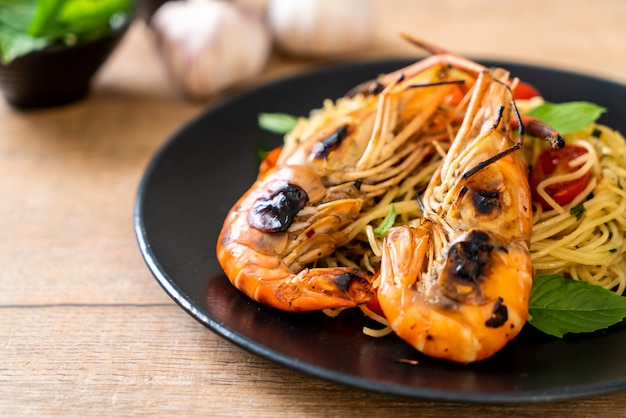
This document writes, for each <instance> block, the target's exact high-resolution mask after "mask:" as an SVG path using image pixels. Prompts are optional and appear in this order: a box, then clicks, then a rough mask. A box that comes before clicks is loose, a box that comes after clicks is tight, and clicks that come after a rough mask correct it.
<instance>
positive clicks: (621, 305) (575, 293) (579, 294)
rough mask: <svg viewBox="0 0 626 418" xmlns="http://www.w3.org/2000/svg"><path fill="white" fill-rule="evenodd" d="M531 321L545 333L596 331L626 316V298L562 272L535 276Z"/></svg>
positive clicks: (562, 333) (530, 309)
mask: <svg viewBox="0 0 626 418" xmlns="http://www.w3.org/2000/svg"><path fill="white" fill-rule="evenodd" d="M528 311H529V314H530V316H529V318H530V319H529V321H528V323H529V324H530V325H532V326H534V327H535V328H537V329H539V330H540V331H543V332H545V333H546V334H550V335H553V336H555V337H559V338H560V337H563V335H565V334H567V333H582V332H593V331H597V330H600V329H603V328H607V327H609V326H611V325H614V324H616V323H618V322H620V321H621V320H622V319H623V318H624V317H626V297H623V296H619V295H617V294H615V293H613V292H611V291H610V290H606V289H604V288H602V287H600V286H595V285H592V284H589V283H587V282H584V281H579V280H573V279H564V278H563V277H561V276H559V275H545V276H538V277H535V279H534V282H533V289H532V292H531V294H530V303H529V309H528Z"/></svg>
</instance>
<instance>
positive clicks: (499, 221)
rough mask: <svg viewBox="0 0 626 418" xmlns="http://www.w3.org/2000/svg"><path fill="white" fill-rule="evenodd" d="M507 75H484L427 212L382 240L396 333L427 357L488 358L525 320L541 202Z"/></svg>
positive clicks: (431, 189) (388, 308)
mask: <svg viewBox="0 0 626 418" xmlns="http://www.w3.org/2000/svg"><path fill="white" fill-rule="evenodd" d="M508 80H509V78H508V73H507V72H506V71H505V70H502V69H495V70H493V72H490V71H487V70H483V71H481V72H480V74H479V76H478V78H477V79H476V82H475V85H474V87H473V91H472V93H471V100H470V102H469V105H468V109H467V111H466V113H465V117H464V120H463V123H462V125H461V127H460V129H459V131H458V132H457V134H456V136H455V138H454V140H453V141H452V144H451V146H450V149H449V150H448V152H447V154H446V156H445V157H444V158H443V160H442V163H441V165H440V166H439V169H438V171H437V173H436V174H435V175H434V176H433V178H432V180H431V182H430V183H429V185H428V187H427V188H426V190H425V192H424V193H423V195H422V197H421V205H422V208H423V215H424V218H423V219H422V221H421V223H420V224H419V226H417V227H410V226H408V225H402V226H398V227H396V228H394V229H392V230H391V231H390V233H389V234H388V235H387V236H386V237H385V240H384V242H383V255H382V261H381V268H380V285H379V287H378V299H379V302H380V305H381V308H382V310H383V312H384V314H385V317H386V318H387V320H388V321H389V323H390V326H391V328H392V329H393V330H394V331H395V333H396V334H397V335H398V336H399V337H400V338H402V339H404V340H405V341H407V342H408V343H410V344H411V345H412V346H414V347H415V348H416V349H417V350H419V351H421V352H423V353H424V354H426V355H428V356H432V357H437V358H441V359H446V360H452V361H455V362H461V363H467V362H472V361H478V360H482V359H485V358H488V357H490V356H491V355H493V354H494V353H496V352H497V351H499V350H500V349H501V348H502V347H503V346H504V345H506V343H507V342H508V341H510V340H511V339H512V338H513V337H515V336H516V335H517V334H518V333H519V331H520V330H521V328H522V326H523V325H524V323H525V322H526V317H527V312H528V301H529V295H530V290H531V286H532V277H533V276H532V266H531V261H530V256H529V241H530V234H531V225H532V224H531V209H532V207H531V197H530V190H529V186H528V180H527V172H526V166H525V164H524V162H523V161H522V157H521V155H520V152H519V151H518V149H519V148H520V146H521V143H522V142H521V141H522V135H523V133H522V130H521V129H520V132H519V136H517V137H515V136H514V135H513V133H512V129H511V126H522V124H521V122H520V120H519V116H518V115H517V112H516V109H515V105H514V102H513V100H512V97H511V93H510V89H509V87H508V86H507V83H508ZM511 121H513V123H511Z"/></svg>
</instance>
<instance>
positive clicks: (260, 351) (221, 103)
mask: <svg viewBox="0 0 626 418" xmlns="http://www.w3.org/2000/svg"><path fill="white" fill-rule="evenodd" d="M422 58H423V57H422V56H418V57H387V58H380V59H378V58H377V59H366V60H356V61H338V62H333V63H325V64H322V65H319V66H315V67H313V68H309V69H307V70H304V71H299V72H295V73H292V74H289V75H287V76H284V77H277V78H275V79H272V80H269V81H267V82H264V83H261V84H259V85H255V86H253V87H250V88H247V89H244V90H241V91H239V92H237V93H234V94H232V95H231V96H229V97H226V98H224V99H221V100H218V101H217V102H215V103H213V104H209V105H207V106H205V107H203V108H202V109H200V110H199V112H198V113H197V114H196V115H194V116H193V117H191V118H189V119H188V120H186V121H185V122H184V123H183V124H182V125H180V126H179V127H178V128H177V129H176V130H175V131H174V132H173V133H171V134H170V135H169V137H168V138H167V139H166V140H165V141H164V142H163V143H162V144H161V145H159V146H158V148H157V150H156V152H154V153H153V155H152V156H151V157H150V159H149V162H148V164H147V165H146V166H145V168H144V171H143V174H142V176H141V179H140V181H139V184H138V186H137V189H136V194H135V201H134V205H133V229H134V232H135V236H136V239H137V243H138V245H139V249H140V252H141V255H142V258H143V259H144V262H145V263H146V265H147V267H148V269H149V271H150V272H151V274H152V275H153V276H154V278H155V279H156V281H157V282H158V284H159V285H160V286H161V288H162V289H163V290H164V291H165V292H166V294H167V295H168V296H169V297H170V298H171V299H172V300H173V301H174V302H175V303H176V304H177V305H178V306H179V307H180V308H182V309H183V310H184V311H185V312H187V314H189V315H190V316H191V317H192V318H194V319H195V320H196V321H198V322H199V323H201V324H202V325H204V326H205V327H207V328H208V329H209V330H211V331H212V332H214V333H215V334H217V335H219V336H220V337H221V338H224V339H225V340H227V341H228V342H230V343H232V344H234V345H236V346H238V347H240V348H242V349H244V350H246V351H248V352H249V353H251V354H253V355H256V356H258V357H261V358H263V359H265V360H267V361H270V362H272V363H274V364H275V365H278V366H281V367H285V368H287V369H290V370H292V371H294V372H297V373H301V374H304V375H307V376H310V377H313V378H318V379H321V380H324V381H326V382H329V383H333V384H340V385H343V386H346V387H350V388H354V389H360V390H364V391H368V392H372V393H378V394H383V395H391V396H400V397H404V398H409V399H416V400H429V401H440V402H457V403H468V404H510V403H538V402H552V401H565V400H572V399H582V398H587V397H592V396H597V395H603V394H609V393H614V392H618V391H622V390H625V389H626V376H624V377H623V378H621V379H615V380H611V381H607V382H603V383H594V384H589V385H577V386H573V387H562V388H551V389H538V390H523V391H518V392H459V391H448V390H441V389H428V388H423V387H419V388H415V389H413V390H411V388H409V387H406V386H402V385H398V384H393V383H385V384H384V385H381V383H376V382H372V381H370V380H368V379H366V378H363V377H359V376H354V375H351V374H347V373H344V372H340V371H337V370H332V369H328V368H323V367H317V366H314V367H305V366H306V365H309V366H310V364H309V363H307V362H305V361H300V360H297V359H295V358H292V357H289V356H286V355H284V354H281V353H278V352H275V351H274V350H273V349H271V348H269V347H266V346H264V345H262V344H259V343H258V342H256V341H254V340H253V339H251V338H249V337H246V336H245V335H242V334H240V333H238V332H236V331H234V330H231V329H229V328H228V327H227V326H225V325H224V324H222V323H221V322H220V321H218V320H215V319H214V318H212V317H211V315H209V314H208V313H207V312H205V311H204V309H202V307H200V306H198V304H197V303H196V302H194V301H193V300H192V298H190V297H189V296H188V295H187V293H186V292H185V290H184V289H182V288H181V287H180V286H179V285H178V284H177V283H176V281H175V280H174V279H172V278H171V277H170V276H169V274H168V273H167V272H166V271H165V269H164V268H163V267H162V266H161V264H160V263H159V260H158V257H157V255H156V254H155V253H154V252H153V251H152V249H151V245H150V242H149V239H148V236H147V231H146V228H145V225H144V219H143V216H142V213H143V209H144V198H145V192H146V186H147V183H148V182H149V180H150V178H151V175H152V173H153V172H154V170H155V169H156V167H157V166H158V164H159V162H160V161H161V159H162V157H163V156H164V155H166V154H167V152H168V150H169V149H170V148H171V147H173V146H174V145H175V144H176V143H177V142H178V141H179V140H180V137H181V135H184V132H185V131H186V130H187V129H189V128H190V127H191V126H193V125H195V124H197V123H198V122H199V121H200V120H201V119H202V118H204V117H205V115H207V114H209V113H212V112H216V111H218V110H219V109H220V108H222V107H227V106H229V105H231V104H232V103H233V102H238V101H240V100H242V99H245V98H246V97H247V96H248V95H252V94H255V93H257V92H258V91H260V90H263V89H269V90H271V89H272V88H274V87H275V86H278V85H281V84H287V83H290V82H294V81H297V80H299V79H306V78H307V77H310V76H311V75H319V74H323V73H332V72H334V71H338V70H340V69H345V68H354V69H357V68H367V67H371V66H374V65H381V64H382V65H395V64H398V65H408V64H410V63H411V62H415V61H417V60H419V59H422ZM472 59H473V60H474V61H476V62H479V63H481V64H483V65H486V66H487V65H491V64H497V65H501V66H503V67H504V68H506V66H507V65H509V66H515V67H518V68H527V69H529V70H534V71H550V72H556V73H560V74H569V75H572V76H577V77H583V78H586V79H590V80H595V81H599V82H604V83H610V84H613V85H617V86H620V87H622V88H626V84H623V83H621V82H620V81H616V80H612V79H606V78H602V77H599V76H596V75H593V74H586V73H581V72H577V71H571V70H567V69H563V68H559V67H552V66H550V67H546V66H541V65H536V64H528V63H522V62H517V61H512V60H508V59H501V60H500V59H493V58H486V59H481V58H476V59H474V58H472ZM398 68H401V67H398ZM381 386H384V388H381Z"/></svg>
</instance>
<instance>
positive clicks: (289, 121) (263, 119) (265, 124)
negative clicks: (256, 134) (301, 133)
mask: <svg viewBox="0 0 626 418" xmlns="http://www.w3.org/2000/svg"><path fill="white" fill-rule="evenodd" d="M296 123H298V118H297V117H296V116H293V115H288V114H286V113H261V114H260V115H259V126H260V127H261V128H262V129H265V130H266V131H270V132H273V133H275V134H282V135H284V134H286V133H288V132H289V131H291V130H292V129H293V128H294V127H295V126H296Z"/></svg>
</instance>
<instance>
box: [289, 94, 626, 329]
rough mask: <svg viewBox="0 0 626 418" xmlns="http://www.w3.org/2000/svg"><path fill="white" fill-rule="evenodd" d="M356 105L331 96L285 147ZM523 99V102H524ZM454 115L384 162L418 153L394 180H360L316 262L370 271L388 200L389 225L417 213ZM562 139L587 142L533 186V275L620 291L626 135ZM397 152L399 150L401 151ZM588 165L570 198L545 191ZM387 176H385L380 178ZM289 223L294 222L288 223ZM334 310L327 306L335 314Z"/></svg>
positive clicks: (595, 131) (416, 217) (596, 129)
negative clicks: (355, 198) (365, 196)
mask: <svg viewBox="0 0 626 418" xmlns="http://www.w3.org/2000/svg"><path fill="white" fill-rule="evenodd" d="M359 105H360V102H359V100H358V98H356V99H355V98H353V99H351V100H343V99H339V100H338V101H337V102H336V103H335V102H332V101H330V100H328V101H326V102H325V103H324V107H323V108H322V109H320V110H317V111H314V112H313V113H312V114H311V116H310V118H309V119H307V120H302V121H301V123H300V124H298V125H297V126H296V128H295V129H294V130H293V131H292V132H291V133H290V134H289V135H288V136H287V138H286V144H285V146H286V147H289V146H295V145H296V144H297V140H298V138H300V137H304V136H306V132H307V131H314V130H315V129H317V128H318V127H319V126H321V125H323V124H325V123H327V121H328V120H329V119H330V118H335V117H337V115H339V117H341V115H345V114H347V113H348V112H350V111H351V110H353V109H355V108H357V107H358V106H359ZM523 106H524V104H522V105H521V107H523ZM457 128H458V127H454V126H453V125H452V123H446V124H445V125H444V126H443V127H442V129H440V130H439V131H438V132H431V133H430V136H429V137H428V141H427V143H426V144H425V145H423V146H421V147H418V148H414V149H411V150H406V151H405V153H404V154H401V153H399V155H398V156H397V158H396V159H395V160H393V161H392V163H393V164H394V165H393V166H391V164H392V163H390V167H389V169H388V170H387V173H389V172H390V171H393V170H402V169H403V168H402V166H403V164H404V160H407V159H409V158H417V159H419V160H420V163H419V164H417V166H416V168H415V169H413V171H412V172H411V173H410V175H408V176H406V177H404V179H403V180H402V181H401V182H400V183H399V184H391V183H389V182H386V181H382V182H380V183H378V184H373V185H368V184H364V185H362V186H361V187H362V189H361V190H363V191H366V192H367V193H369V195H370V197H371V199H370V202H368V204H366V205H364V209H363V211H362V213H361V214H360V216H359V217H358V218H357V219H356V220H355V221H354V222H353V223H352V224H350V225H348V226H347V227H346V228H345V230H344V232H345V233H346V234H347V235H348V237H349V239H350V243H349V244H348V245H346V246H344V247H341V248H339V249H337V251H336V252H335V253H334V254H333V255H331V256H328V257H325V258H324V259H322V260H320V261H319V262H318V263H319V264H320V265H322V266H352V267H361V268H364V269H367V270H369V271H371V272H372V273H375V272H376V271H377V270H378V268H379V264H380V258H381V247H382V239H383V238H382V237H381V236H378V235H377V234H376V232H375V230H376V228H377V227H378V226H379V225H380V224H381V222H382V221H383V219H384V218H385V216H387V214H389V212H390V210H391V206H392V205H393V208H394V210H395V212H396V219H395V225H399V224H407V223H408V224H415V225H417V224H418V223H419V222H420V219H421V217H422V213H421V210H420V206H419V202H418V199H416V193H418V192H419V191H421V190H423V189H424V188H425V187H426V185H427V184H428V182H429V181H430V179H431V177H432V175H433V174H434V173H435V171H436V170H437V168H438V166H439V164H440V161H441V156H442V154H444V153H445V152H446V149H447V147H448V145H449V140H450V139H451V138H452V137H453V136H454V134H455V130H456V129H457ZM565 139H566V142H567V143H570V144H575V145H578V146H580V147H583V148H585V149H586V150H587V151H588V152H587V153H586V154H584V155H582V156H581V157H578V158H577V159H576V160H574V161H571V162H570V164H571V167H578V168H577V169H575V170H574V171H572V172H571V173H567V174H562V175H557V176H552V177H550V178H548V179H546V180H544V181H543V182H541V183H540V184H539V186H538V188H537V192H538V194H539V195H540V196H542V198H543V199H544V200H545V201H546V202H547V203H548V204H549V206H550V208H549V209H548V210H546V209H544V208H542V206H541V204H538V203H534V210H533V219H532V224H533V233H532V238H531V244H530V253H531V260H532V263H533V269H534V273H535V275H536V276H538V275H543V274H560V275H562V276H564V277H568V278H572V279H576V280H584V281H587V282H589V283H592V284H595V285H599V286H602V287H604V288H606V289H610V290H613V291H615V292H616V293H618V294H620V295H621V294H624V293H625V292H626V239H625V237H626V190H624V187H623V186H624V185H623V181H624V180H623V179H626V142H625V140H624V138H623V137H622V135H620V133H619V132H616V131H613V130H611V129H610V128H608V127H606V126H601V125H597V124H592V125H591V126H589V127H588V128H586V129H584V130H582V131H580V132H576V133H573V134H568V135H566V136H565ZM548 146H549V145H547V144H546V143H544V142H543V141H540V140H537V139H534V138H527V140H526V142H525V145H524V149H523V152H524V154H525V156H526V158H527V161H529V162H533V161H535V160H536V157H537V156H538V155H539V153H541V152H542V151H543V150H545V149H546V148H547V147H548ZM400 154H401V155H400ZM589 171H591V175H590V179H589V182H588V184H587V186H586V187H585V189H584V190H583V191H582V192H581V193H580V194H578V195H577V196H576V197H575V198H574V199H573V200H572V201H571V202H570V203H568V204H566V205H563V206H561V205H559V204H558V203H557V202H555V201H554V200H553V199H552V198H551V197H550V196H549V195H548V194H547V193H546V191H545V189H546V187H548V186H550V185H551V184H558V183H562V182H564V181H570V180H575V179H577V178H580V177H581V176H584V175H586V173H587V172H589ZM383 180H385V179H383ZM294 227H295V226H294ZM361 309H362V310H363V312H364V313H365V315H367V316H368V317H370V318H372V319H373V320H374V321H376V322H378V323H380V324H381V325H382V326H383V328H382V329H372V328H368V327H366V328H364V330H363V331H364V333H366V334H367V335H371V336H383V335H387V334H388V333H390V332H391V329H390V328H389V327H388V324H387V322H386V320H385V318H383V317H380V316H379V315H377V314H376V313H375V312H373V311H371V310H370V309H369V308H368V307H365V306H363V307H361ZM339 312H340V310H325V313H326V314H328V315H331V316H335V315H337V314H338V313H339Z"/></svg>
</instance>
